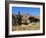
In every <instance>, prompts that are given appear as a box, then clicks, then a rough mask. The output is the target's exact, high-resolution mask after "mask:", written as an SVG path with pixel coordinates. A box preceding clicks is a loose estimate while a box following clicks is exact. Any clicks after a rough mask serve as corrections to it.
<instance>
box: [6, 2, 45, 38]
mask: <svg viewBox="0 0 46 38" xmlns="http://www.w3.org/2000/svg"><path fill="white" fill-rule="evenodd" d="M20 9H21V10H22V12H24V9H28V10H30V11H31V10H34V12H39V13H33V14H34V16H33V15H32V13H31V17H32V16H33V17H35V15H36V17H37V15H38V14H39V17H40V19H37V20H39V22H38V24H39V25H35V24H36V20H34V19H36V18H33V25H31V27H30V26H29V25H27V26H24V25H23V26H24V27H25V29H28V26H29V29H28V30H25V29H24V30H25V31H23V30H20V29H19V27H20V26H19V27H17V26H18V25H15V26H14V25H13V21H12V19H13V17H14V16H12V14H13V13H14V12H15V13H14V14H16V12H17V11H21V10H20ZM38 9H39V10H38ZM14 10H15V11H14ZM28 10H27V11H26V10H25V11H26V12H30V11H28ZM32 12H33V11H32ZM14 14H13V15H14ZM19 14H20V13H19ZM22 14H23V13H22ZM24 14H25V13H24ZM29 14H30V13H29ZM29 14H27V15H29ZM23 16H24V15H23ZM26 17H27V16H26ZM26 19H27V18H26ZM14 21H15V20H14ZM31 21H32V20H31ZM15 23H16V22H15ZM19 23H20V20H19ZM19 23H18V24H19ZM31 24H32V23H31ZM12 25H13V26H12ZM23 26H21V27H22V28H23ZM14 27H15V28H16V30H14V29H13V30H12V28H14ZM21 27H20V28H21ZM26 27H27V28H26ZM17 28H18V29H19V30H18V29H17ZM36 28H37V30H36ZM30 29H31V30H30ZM32 29H33V30H32ZM34 29H35V30H34ZM38 35H45V3H42V2H24V1H21V2H20V1H8V2H5V36H6V37H21V36H38Z"/></svg>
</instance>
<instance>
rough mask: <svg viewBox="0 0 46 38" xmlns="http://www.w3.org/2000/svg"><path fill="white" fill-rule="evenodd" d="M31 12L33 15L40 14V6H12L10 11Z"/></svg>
mask: <svg viewBox="0 0 46 38" xmlns="http://www.w3.org/2000/svg"><path fill="white" fill-rule="evenodd" d="M18 12H20V14H32V15H35V16H39V15H40V8H35V7H12V13H13V14H18Z"/></svg>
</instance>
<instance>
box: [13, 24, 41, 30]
mask: <svg viewBox="0 0 46 38" xmlns="http://www.w3.org/2000/svg"><path fill="white" fill-rule="evenodd" d="M39 29H40V24H39V23H29V24H28V25H24V24H22V25H17V26H12V31H23V30H39Z"/></svg>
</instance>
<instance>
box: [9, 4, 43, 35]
mask: <svg viewBox="0 0 46 38" xmlns="http://www.w3.org/2000/svg"><path fill="white" fill-rule="evenodd" d="M15 6H17V7H35V8H40V30H35V31H33V30H31V31H12V7H15ZM36 33H43V6H42V5H32V4H31V5H26V4H9V35H21V34H36Z"/></svg>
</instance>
